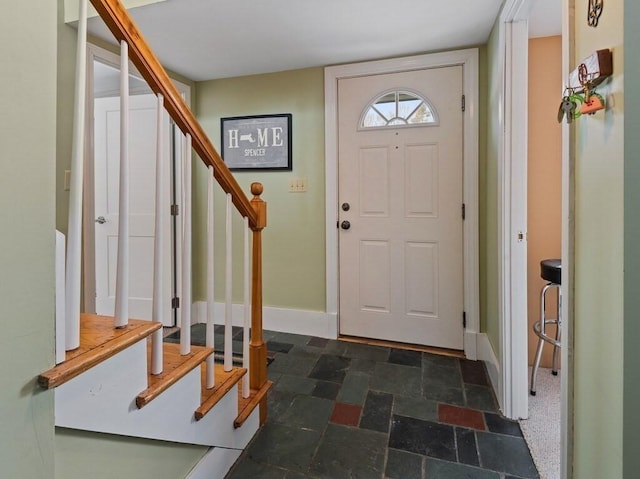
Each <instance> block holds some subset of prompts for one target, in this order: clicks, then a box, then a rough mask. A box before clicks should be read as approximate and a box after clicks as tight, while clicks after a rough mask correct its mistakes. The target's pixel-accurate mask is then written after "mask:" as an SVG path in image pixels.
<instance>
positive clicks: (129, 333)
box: [38, 313, 162, 389]
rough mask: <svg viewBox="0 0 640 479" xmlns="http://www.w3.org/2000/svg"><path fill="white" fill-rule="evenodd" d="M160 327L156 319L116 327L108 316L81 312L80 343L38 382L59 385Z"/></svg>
mask: <svg viewBox="0 0 640 479" xmlns="http://www.w3.org/2000/svg"><path fill="white" fill-rule="evenodd" d="M160 328H162V324H161V323H158V322H152V321H145V320H140V319H130V320H129V324H128V325H127V326H125V327H124V328H118V329H116V328H115V327H114V318H113V317H112V316H102V315H97V314H86V313H82V314H80V346H79V347H78V348H77V349H74V350H73V351H67V353H66V359H65V360H64V362H62V363H60V364H58V365H57V366H55V367H53V368H51V369H49V370H48V371H45V372H44V373H42V374H40V376H38V384H39V385H40V386H41V387H43V388H45V389H51V388H55V387H57V386H60V385H61V384H64V383H65V382H67V381H69V380H70V379H73V378H74V377H76V376H78V375H80V374H82V373H83V372H85V371H87V370H88V369H90V368H92V367H93V366H95V365H97V364H99V363H101V362H102V361H104V360H106V359H109V358H110V357H112V356H114V355H115V354H117V353H119V352H120V351H122V350H123V349H126V348H128V347H129V346H131V345H132V344H135V343H136V342H138V341H140V340H142V339H144V338H146V337H148V336H149V335H151V333H153V332H154V331H156V330H158V329H160Z"/></svg>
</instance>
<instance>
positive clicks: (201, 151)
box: [66, 0, 267, 422]
mask: <svg viewBox="0 0 640 479" xmlns="http://www.w3.org/2000/svg"><path fill="white" fill-rule="evenodd" d="M90 1H91V4H92V5H93V7H94V8H95V9H96V11H97V12H98V14H99V15H100V17H101V18H102V19H103V21H104V22H105V24H106V25H107V27H108V28H109V30H110V31H111V33H112V34H113V35H114V37H115V38H116V39H117V40H118V41H119V42H120V45H121V58H122V60H121V61H122V64H121V78H122V81H121V90H122V93H121V98H122V100H121V101H122V105H121V115H122V117H121V125H122V128H123V129H122V130H121V141H123V142H124V143H123V146H122V147H121V160H122V158H124V159H125V164H126V158H127V146H126V139H127V135H128V133H127V132H126V131H125V128H126V125H127V118H126V115H127V110H128V103H127V98H128V92H127V88H128V87H127V85H128V67H127V66H128V61H129V60H131V62H132V63H133V64H134V65H135V66H136V68H137V69H138V71H139V73H140V74H141V76H142V77H143V78H144V79H145V80H146V82H147V84H148V85H149V87H150V88H151V90H152V91H153V92H154V93H155V94H156V96H157V99H158V115H159V118H158V157H157V166H156V170H157V171H156V198H157V199H158V198H161V197H162V196H161V193H162V192H161V191H159V190H160V189H161V188H162V184H164V182H165V180H164V178H162V173H161V170H163V168H161V167H160V165H161V164H162V162H163V161H166V160H165V159H163V158H162V153H161V151H162V148H161V147H160V145H161V144H162V134H163V132H162V128H161V125H162V123H163V122H162V119H161V118H160V117H161V115H164V114H165V112H166V113H168V114H169V116H170V117H171V118H172V119H173V121H174V122H175V124H176V126H177V127H178V128H179V129H180V130H181V132H182V133H183V135H184V140H185V141H184V144H185V155H184V158H185V169H184V172H183V180H184V188H183V194H184V201H183V216H184V221H183V232H182V234H183V268H184V269H183V271H182V279H183V281H182V283H183V291H182V297H183V301H182V304H181V309H182V315H181V342H180V350H181V354H183V355H186V354H190V348H191V344H190V343H191V340H190V326H191V205H190V198H191V152H192V150H193V151H195V153H196V154H197V155H198V156H199V157H200V159H201V160H202V161H203V163H204V164H205V166H207V168H208V172H209V177H210V179H209V185H208V194H207V204H208V208H209V213H208V227H207V232H208V233H207V235H208V237H207V243H208V247H207V261H208V266H207V310H208V311H207V333H206V338H207V344H206V345H207V346H209V347H213V330H214V324H213V323H214V314H213V311H214V299H213V236H214V232H213V188H214V180H215V181H216V182H217V183H218V184H219V185H220V187H221V188H222V189H223V191H224V192H225V193H226V194H227V208H226V211H227V213H226V215H227V217H226V227H227V232H226V250H227V251H226V255H227V262H226V265H225V277H226V278H225V279H226V287H225V348H224V349H225V358H224V369H225V370H231V368H232V315H231V310H232V301H231V300H232V296H231V282H232V281H231V279H232V278H231V272H232V264H231V248H232V245H233V240H232V236H231V215H232V206H235V209H236V210H237V211H238V212H239V213H240V215H241V216H242V217H243V222H244V231H245V233H244V318H243V323H244V333H243V337H244V349H243V353H244V354H243V365H244V367H246V368H247V369H248V371H249V374H247V375H245V382H244V384H243V388H242V390H243V396H244V397H245V398H247V397H249V395H250V390H259V389H260V388H262V387H263V386H264V385H265V383H266V382H267V378H266V344H265V343H264V340H263V337H262V243H261V241H262V240H261V234H262V230H263V229H264V227H265V226H266V203H265V202H264V201H263V200H262V199H261V197H260V195H261V194H262V191H263V188H262V185H261V184H260V183H253V184H252V185H251V193H252V194H253V195H254V196H253V199H252V200H249V199H248V198H247V197H246V196H245V194H244V192H243V191H242V189H241V187H240V186H239V185H238V183H237V181H236V180H235V178H234V177H233V175H232V174H231V172H230V171H229V169H228V168H227V166H226V165H225V164H224V162H223V161H222V159H221V158H220V155H219V154H218V152H217V151H216V150H215V148H214V147H213V145H212V144H211V142H210V140H209V138H208V137H207V135H206V134H205V133H204V130H203V129H202V127H201V126H200V124H199V123H198V121H197V120H196V118H195V116H194V115H193V113H192V112H191V110H190V109H189V107H188V106H187V105H186V103H185V101H184V99H183V98H182V96H181V95H180V93H179V92H178V90H177V89H176V87H175V86H174V84H173V82H172V81H171V79H170V78H169V76H168V74H167V73H166V71H165V70H164V68H163V67H162V65H161V64H160V62H159V61H158V59H157V58H156V56H155V55H154V53H153V52H152V50H151V49H150V48H149V46H148V44H147V43H146V41H145V39H144V37H143V36H142V34H141V33H140V31H139V30H138V28H137V26H136V25H135V23H134V22H133V20H132V19H131V17H130V16H129V14H128V13H127V11H126V9H125V8H124V7H123V6H122V4H121V3H120V1H119V0H90ZM86 12H87V0H81V1H80V18H79V28H78V50H79V51H78V61H77V71H76V76H77V78H76V82H77V87H76V101H75V103H76V109H75V114H76V116H75V125H74V146H73V158H72V173H71V186H72V188H71V199H70V203H71V207H70V213H69V219H70V227H69V238H68V244H69V248H68V250H67V282H66V283H67V284H66V288H67V301H66V306H67V314H66V317H67V324H66V330H67V332H68V333H70V335H69V336H68V337H70V339H67V345H66V348H67V350H71V349H74V348H77V347H78V344H79V326H77V324H78V321H79V319H78V318H79V304H80V302H79V290H80V279H79V278H80V274H79V264H80V260H79V258H80V255H81V251H80V244H81V224H80V223H81V220H80V216H81V215H80V212H81V211H82V181H81V180H82V152H83V149H84V145H83V137H84V135H83V133H82V129H83V128H84V110H85V107H86V105H85V103H86V93H85V90H86V87H85V85H84V84H85V78H86V76H85V75H86V60H85V59H86V54H85V52H86ZM120 170H121V175H124V177H121V181H120V185H121V188H120V192H121V196H120V206H121V207H122V206H123V205H124V207H125V210H124V211H123V210H121V212H120V215H121V222H120V231H126V230H127V226H126V222H127V221H128V219H127V214H126V206H127V203H128V199H127V197H126V195H127V189H128V186H127V185H128V178H127V177H126V175H127V173H126V170H127V168H126V167H121V168H120ZM123 170H124V171H123ZM158 204H159V203H158V201H157V200H156V244H155V252H154V270H155V271H154V303H153V304H154V306H153V310H154V313H153V316H154V317H153V319H154V320H158V319H159V316H160V314H161V313H160V311H161V310H162V308H161V304H162V301H163V300H164V299H163V298H162V297H161V296H162V295H161V290H162V287H161V284H160V278H161V277H162V275H163V274H164V272H163V271H162V264H161V263H162V262H161V261H160V251H162V244H161V242H162V241H163V239H162V235H161V234H159V230H161V227H160V225H161V224H162V219H161V218H160V210H161V208H159V207H158ZM72 216H73V218H72ZM72 222H73V224H72ZM76 223H78V224H77V225H76ZM72 226H73V228H72ZM250 236H252V243H253V247H252V254H250V248H249V237H250ZM127 242H128V234H124V235H122V234H119V246H118V251H119V253H118V254H119V260H118V263H119V269H118V271H119V272H118V277H119V278H120V280H119V281H118V283H119V285H117V286H116V296H117V299H116V303H117V304H118V305H119V306H118V307H116V321H115V325H116V327H126V321H127V317H128V311H126V306H123V305H124V304H126V303H128V299H127V297H128V292H127V287H126V280H124V281H122V278H126V277H128V271H127V267H128V266H127V263H128V261H127V260H126V256H127V255H128V254H127V251H128V245H127V244H126V243H127ZM121 251H122V252H121ZM121 255H122V256H123V257H124V259H122V260H121V259H120V256H121ZM76 263H77V265H76ZM121 263H122V266H120V264H121ZM121 268H122V270H121ZM76 281H77V282H76ZM122 283H124V286H122ZM70 289H75V290H76V292H73V293H70V292H69V290H70ZM70 294H71V295H70ZM76 294H77V298H76V296H74V295H76ZM118 295H120V299H118ZM249 301H251V302H250V303H249ZM119 308H120V310H121V311H120V312H118V309H119ZM122 310H124V312H122ZM72 321H73V322H74V324H73V325H71V326H70V322H72ZM249 330H250V331H251V332H250V338H249ZM161 341H162V338H161V332H159V333H158V334H156V335H154V337H153V341H152V365H151V371H152V373H154V374H159V373H160V372H162V357H161V351H162V348H161ZM212 361H213V359H211V360H210V361H208V363H207V368H206V369H207V380H206V387H213V386H214V384H215V377H214V373H213V371H214V368H213V362H212ZM264 406H265V405H264V403H263V404H261V408H260V410H261V422H263V421H264V418H265V417H266V408H265V407H264Z"/></svg>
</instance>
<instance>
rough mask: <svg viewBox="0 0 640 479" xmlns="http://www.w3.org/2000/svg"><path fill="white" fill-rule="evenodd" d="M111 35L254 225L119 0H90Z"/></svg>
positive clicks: (228, 175)
mask: <svg viewBox="0 0 640 479" xmlns="http://www.w3.org/2000/svg"><path fill="white" fill-rule="evenodd" d="M90 1H91V4H92V5H93V6H94V8H95V9H96V11H97V12H98V14H99V15H100V17H101V18H102V20H103V21H104V22H105V24H106V25H107V27H108V28H109V30H110V31H111V33H112V34H113V36H114V37H115V38H116V39H117V40H118V41H122V40H124V41H125V42H127V44H128V45H129V58H130V59H131V61H132V62H133V64H134V65H135V66H136V68H137V69H138V71H139V72H140V74H141V75H142V77H143V78H144V79H145V80H146V81H147V83H148V84H149V87H150V88H151V89H152V90H153V92H154V93H156V94H161V95H163V97H164V106H165V108H166V110H167V112H168V113H169V115H170V116H171V118H173V121H175V123H176V125H177V126H178V128H180V130H181V131H182V132H183V133H184V134H187V133H188V134H189V135H191V139H192V144H193V149H194V150H195V152H196V153H197V154H198V156H199V157H200V159H201V160H202V161H203V162H204V163H205V164H207V165H211V166H213V171H214V176H215V178H216V180H217V181H218V183H219V184H220V186H221V187H222V189H223V190H224V191H225V193H230V194H231V197H232V200H233V204H234V205H235V207H236V208H237V209H238V211H239V212H240V214H241V215H243V216H246V217H247V218H249V225H250V226H251V227H252V229H253V228H255V227H256V226H257V224H258V217H257V215H256V212H255V210H254V209H253V208H252V206H251V203H250V202H249V199H248V198H247V196H246V195H245V194H244V191H243V190H242V188H240V185H238V182H237V181H236V179H235V178H234V177H233V175H232V174H231V172H230V171H229V169H228V168H227V165H225V163H224V162H223V161H222V158H220V155H219V154H218V152H217V151H216V149H215V148H214V147H213V145H212V144H211V142H210V141H209V138H208V137H207V135H206V133H205V132H204V130H203V129H202V127H201V126H200V123H198V120H196V118H195V116H194V115H193V113H192V112H191V109H190V108H189V107H188V106H187V104H186V103H185V101H184V99H183V98H182V96H181V95H180V93H179V92H178V89H177V88H176V87H175V86H174V84H173V82H172V81H171V79H170V78H169V75H168V74H167V72H166V70H165V69H164V67H163V66H162V64H161V63H160V62H159V61H158V59H157V57H156V56H155V54H154V53H153V51H152V50H151V48H150V47H149V45H148V44H147V42H146V40H145V39H144V37H143V36H142V33H141V32H140V30H138V27H137V26H136V24H135V23H134V22H133V19H132V18H131V17H130V16H129V14H128V13H127V10H126V9H125V8H124V6H123V5H122V4H121V3H120V1H119V0H90Z"/></svg>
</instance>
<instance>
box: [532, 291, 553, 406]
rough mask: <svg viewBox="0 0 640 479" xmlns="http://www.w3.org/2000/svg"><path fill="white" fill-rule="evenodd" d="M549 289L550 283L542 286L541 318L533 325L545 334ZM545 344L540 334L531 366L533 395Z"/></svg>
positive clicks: (533, 394)
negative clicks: (546, 297)
mask: <svg viewBox="0 0 640 479" xmlns="http://www.w3.org/2000/svg"><path fill="white" fill-rule="evenodd" d="M547 289H549V285H546V286H545V287H544V288H542V291H541V292H540V319H539V320H538V321H536V324H534V325H533V329H534V331H535V330H536V326H538V325H539V326H538V327H539V328H540V331H541V332H542V333H543V334H544V327H545V324H544V323H545V309H544V308H545V296H546V292H547ZM543 346H544V340H543V339H542V336H540V335H539V334H538V348H537V349H536V357H535V359H534V361H533V367H532V368H531V386H530V387H529V393H531V395H532V396H535V395H536V378H537V377H538V367H539V366H540V359H541V358H542V347H543Z"/></svg>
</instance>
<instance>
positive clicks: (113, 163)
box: [94, 94, 173, 323]
mask: <svg viewBox="0 0 640 479" xmlns="http://www.w3.org/2000/svg"><path fill="white" fill-rule="evenodd" d="M94 108H95V110H94V119H95V120H94V121H95V130H94V212H95V216H94V217H95V218H96V219H97V218H99V217H102V218H104V223H102V222H101V221H95V222H94V225H95V232H94V235H95V236H94V237H95V252H96V254H95V279H96V294H95V296H96V298H95V301H96V303H95V304H96V313H97V314H105V315H113V309H114V302H115V278H116V263H117V251H118V248H117V240H118V191H119V184H118V177H119V171H120V167H119V144H120V128H119V125H120V100H119V97H110V98H97V99H96V100H95V104H94ZM129 115H130V128H131V133H130V139H129V154H130V158H131V160H130V172H129V174H130V191H129V195H130V264H129V284H130V291H129V294H130V297H129V311H130V316H131V317H132V318H136V319H152V318H151V309H152V293H153V251H154V235H155V231H154V226H155V224H154V223H155V220H154V218H155V208H156V207H155V169H156V122H157V101H156V97H155V95H152V94H146V95H136V96H132V97H131V98H130V109H129ZM165 131H166V132H167V134H166V135H165V138H166V141H165V155H164V158H165V163H164V165H163V167H164V168H165V174H164V178H166V179H167V184H166V185H165V191H171V188H170V185H169V183H168V182H169V178H170V177H171V174H170V155H169V149H170V139H169V134H168V132H169V122H168V120H167V122H166V125H165ZM161 207H162V208H165V212H164V213H165V214H164V216H165V218H166V221H165V224H164V227H163V229H164V235H165V238H167V240H166V241H165V242H164V245H165V249H164V252H163V258H164V262H165V264H166V265H167V266H169V265H170V264H171V241H169V238H171V222H170V215H169V208H170V200H169V198H167V200H166V201H165V202H164V204H163V205H161ZM165 271H171V268H170V267H169V268H167V269H165ZM163 288H164V297H165V298H167V302H166V310H165V313H164V317H165V318H166V322H168V323H172V322H173V320H172V317H171V314H170V313H171V303H170V299H171V275H170V274H166V275H164V278H163Z"/></svg>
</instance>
